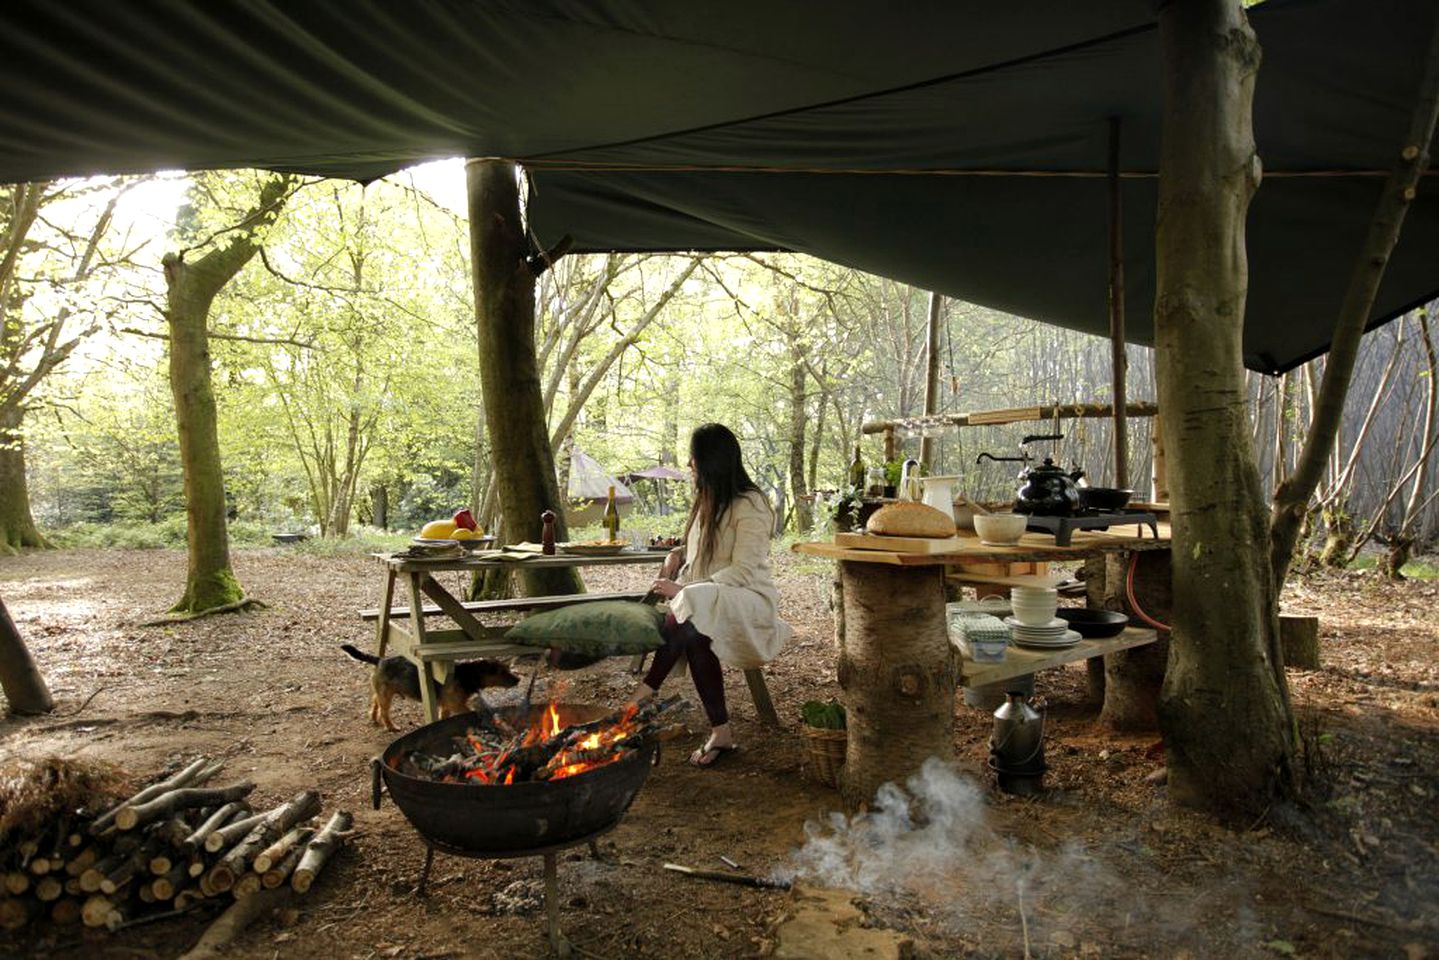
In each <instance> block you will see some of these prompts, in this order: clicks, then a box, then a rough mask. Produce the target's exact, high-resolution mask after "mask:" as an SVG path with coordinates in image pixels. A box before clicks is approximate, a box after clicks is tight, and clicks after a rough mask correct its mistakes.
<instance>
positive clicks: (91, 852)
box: [65, 843, 100, 877]
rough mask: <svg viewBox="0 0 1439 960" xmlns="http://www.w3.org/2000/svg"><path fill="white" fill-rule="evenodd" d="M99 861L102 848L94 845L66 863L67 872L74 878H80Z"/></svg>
mask: <svg viewBox="0 0 1439 960" xmlns="http://www.w3.org/2000/svg"><path fill="white" fill-rule="evenodd" d="M98 859H100V848H99V847H97V846H96V845H95V844H93V843H92V844H90V846H88V847H86V848H85V849H84V850H81V851H80V852H79V853H77V854H75V856H73V857H71V858H70V859H69V860H68V861H66V863H65V872H66V873H68V874H69V875H70V876H72V877H78V876H80V874H82V873H84V872H85V871H86V870H88V869H89V868H90V867H91V866H92V865H93V864H94V863H95V861H96V860H98Z"/></svg>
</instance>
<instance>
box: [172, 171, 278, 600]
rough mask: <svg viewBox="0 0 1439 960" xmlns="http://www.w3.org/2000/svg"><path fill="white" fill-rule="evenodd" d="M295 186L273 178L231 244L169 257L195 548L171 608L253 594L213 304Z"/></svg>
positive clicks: (175, 373) (175, 383) (175, 375)
mask: <svg viewBox="0 0 1439 960" xmlns="http://www.w3.org/2000/svg"><path fill="white" fill-rule="evenodd" d="M289 187H290V180H289V178H288V177H283V176H281V177H276V178H274V179H272V180H269V181H267V182H266V184H265V186H264V187H263V188H262V189H261V191H260V201H259V203H258V204H257V205H256V207H255V209H254V210H252V211H251V212H250V214H249V216H247V217H246V218H245V220H244V221H243V222H242V223H241V224H240V225H239V226H238V227H237V228H236V230H235V231H234V232H233V239H231V240H230V242H229V243H228V245H227V246H223V247H217V248H215V249H214V250H212V251H210V252H209V253H207V254H206V255H205V256H203V257H201V258H200V259H199V260H197V261H195V262H194V263H187V262H185V259H184V257H183V256H182V255H181V254H175V253H171V254H167V255H166V256H165V257H164V259H163V261H162V263H163V265H164V268H165V287H166V308H165V320H166V323H167V324H168V325H169V328H170V390H171V392H172V393H173V394H174V397H175V420H176V425H177V427H178V428H179V439H180V463H181V465H182V467H183V468H184V472H185V519H186V536H187V538H188V553H189V568H188V570H187V572H186V576H185V593H184V596H182V597H181V598H180V600H179V601H178V602H177V603H176V604H175V605H174V606H173V607H172V608H171V612H172V613H201V612H203V611H205V610H210V609H213V608H215V607H223V606H229V605H232V604H235V603H238V602H239V601H240V600H242V599H243V598H244V595H245V591H244V590H243V589H242V588H241V586H240V581H239V580H237V579H236V578H235V574H234V573H233V572H232V571H231V569H230V542H229V532H228V530H227V528H226V525H225V477H224V473H223V471H222V469H221V465H220V439H219V433H218V429H217V424H216V416H215V393H214V390H213V388H212V387H211V382H210V306H211V304H212V303H214V300H215V296H216V294H218V293H219V292H220V290H221V289H222V288H223V287H224V286H225V284H226V283H228V282H230V280H231V279H232V278H233V277H234V276H235V274H237V273H239V272H240V269H241V268H242V267H244V266H245V264H246V263H248V262H249V261H250V259H251V258H252V257H253V256H254V255H255V252H256V251H257V250H258V249H259V247H258V241H257V234H258V233H259V231H260V230H261V229H262V228H263V227H265V226H267V225H268V224H270V223H272V222H274V219H275V217H276V216H277V215H278V214H279V210H280V207H281V206H282V205H283V204H284V202H285V200H286V198H287V196H288V191H289Z"/></svg>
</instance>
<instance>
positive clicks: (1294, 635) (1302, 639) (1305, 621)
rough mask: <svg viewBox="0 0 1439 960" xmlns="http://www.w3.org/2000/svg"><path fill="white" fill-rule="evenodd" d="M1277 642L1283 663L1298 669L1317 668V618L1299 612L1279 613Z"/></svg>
mask: <svg viewBox="0 0 1439 960" xmlns="http://www.w3.org/2000/svg"><path fill="white" fill-rule="evenodd" d="M1279 644H1280V646H1281V647H1282V648H1283V650H1284V665H1285V666H1286V667H1294V668H1295V669H1298V670H1318V669H1319V618H1318V617H1310V616H1303V615H1299V614H1288V613H1281V614H1280V615H1279Z"/></svg>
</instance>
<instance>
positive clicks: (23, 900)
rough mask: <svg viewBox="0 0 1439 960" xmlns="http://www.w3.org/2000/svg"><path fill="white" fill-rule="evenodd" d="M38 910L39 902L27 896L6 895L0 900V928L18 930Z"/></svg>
mask: <svg viewBox="0 0 1439 960" xmlns="http://www.w3.org/2000/svg"><path fill="white" fill-rule="evenodd" d="M39 911H40V904H39V902H38V901H36V900H32V899H30V898H29V897H6V898H5V899H3V900H0V930H19V929H20V928H21V927H23V926H25V924H27V923H29V922H30V918H31V917H32V916H34V915H35V914H36V913H38V912H39Z"/></svg>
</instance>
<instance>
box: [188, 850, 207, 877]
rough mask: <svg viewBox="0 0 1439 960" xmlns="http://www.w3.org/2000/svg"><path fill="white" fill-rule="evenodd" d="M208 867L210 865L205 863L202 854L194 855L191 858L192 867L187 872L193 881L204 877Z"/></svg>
mask: <svg viewBox="0 0 1439 960" xmlns="http://www.w3.org/2000/svg"><path fill="white" fill-rule="evenodd" d="M208 866H209V864H207V863H205V857H204V856H203V855H202V854H198V853H196V854H192V855H191V857H190V865H189V867H188V868H187V869H186V871H185V872H186V873H188V874H189V875H190V878H191V879H192V880H193V879H194V878H195V877H198V876H200V875H202V874H203V873H204V872H205V869H206V867H208Z"/></svg>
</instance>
